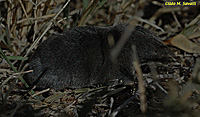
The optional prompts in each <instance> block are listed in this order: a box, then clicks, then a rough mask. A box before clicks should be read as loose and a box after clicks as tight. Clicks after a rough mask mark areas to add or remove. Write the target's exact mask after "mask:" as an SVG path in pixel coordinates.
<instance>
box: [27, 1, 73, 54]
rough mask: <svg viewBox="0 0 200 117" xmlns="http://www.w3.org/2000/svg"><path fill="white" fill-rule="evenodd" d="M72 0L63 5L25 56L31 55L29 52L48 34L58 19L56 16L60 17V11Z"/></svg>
mask: <svg viewBox="0 0 200 117" xmlns="http://www.w3.org/2000/svg"><path fill="white" fill-rule="evenodd" d="M69 2H70V0H68V1H67V2H66V3H65V5H64V6H63V7H62V9H61V10H60V11H59V12H58V13H57V14H56V15H55V16H54V18H53V19H52V20H51V21H50V23H49V25H48V27H47V28H46V30H45V31H44V32H43V33H42V35H41V36H40V37H38V38H37V39H36V40H35V41H34V43H33V44H32V45H31V47H30V48H29V49H28V51H27V52H26V55H25V57H27V56H28V55H29V53H30V52H31V50H32V49H33V48H34V47H35V46H36V45H37V44H38V42H39V41H40V40H41V39H42V37H43V36H44V35H45V34H46V32H47V31H48V30H49V29H50V28H51V26H52V25H53V22H54V20H56V18H57V17H58V15H60V13H61V12H62V11H63V10H64V8H65V7H67V5H68V3H69Z"/></svg>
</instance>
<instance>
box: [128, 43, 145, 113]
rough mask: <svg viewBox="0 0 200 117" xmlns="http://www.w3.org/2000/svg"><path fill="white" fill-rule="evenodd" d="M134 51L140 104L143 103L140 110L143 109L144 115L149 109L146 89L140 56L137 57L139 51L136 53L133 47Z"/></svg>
mask: <svg viewBox="0 0 200 117" xmlns="http://www.w3.org/2000/svg"><path fill="white" fill-rule="evenodd" d="M132 49H133V57H134V59H133V66H134V68H135V70H136V72H137V74H138V89H139V92H140V103H141V104H140V109H141V111H142V113H145V112H146V109H147V104H146V95H145V92H146V89H145V86H144V82H143V77H142V70H141V68H140V65H139V59H138V55H137V51H136V46H135V45H133V46H132Z"/></svg>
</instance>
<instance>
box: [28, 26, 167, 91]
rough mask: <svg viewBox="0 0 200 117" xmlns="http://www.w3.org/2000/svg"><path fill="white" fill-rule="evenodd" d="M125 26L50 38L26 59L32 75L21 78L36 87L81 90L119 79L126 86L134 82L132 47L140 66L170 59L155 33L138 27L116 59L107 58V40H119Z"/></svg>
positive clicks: (92, 28) (82, 29)
mask: <svg viewBox="0 0 200 117" xmlns="http://www.w3.org/2000/svg"><path fill="white" fill-rule="evenodd" d="M127 26H128V24H119V25H116V26H110V27H96V26H83V27H75V28H72V29H70V30H68V31H66V32H63V33H60V34H56V35H53V36H50V37H49V38H48V39H47V40H45V41H44V42H42V43H41V44H40V45H39V46H38V48H37V49H36V50H35V52H34V53H33V55H32V57H31V58H30V59H29V66H28V69H29V70H33V72H32V73H28V74H26V75H25V76H24V77H25V79H26V80H27V81H28V83H29V84H36V86H37V88H39V89H44V88H54V89H63V88H82V87H88V86H93V85H95V84H99V83H105V82H106V81H108V80H112V79H120V80H121V81H122V82H124V83H125V84H126V83H129V82H131V81H132V79H134V78H133V77H134V75H132V73H133V70H134V68H133V66H132V59H133V56H132V55H133V51H132V49H131V46H132V45H133V44H134V45H135V46H136V48H137V52H138V56H139V59H140V62H141V63H144V62H148V61H157V60H160V59H163V58H167V57H169V56H168V55H169V53H170V50H169V49H168V47H167V46H165V45H164V44H163V43H162V42H161V41H160V39H159V37H157V36H156V35H155V34H154V33H152V32H151V31H149V30H148V29H145V28H143V27H141V26H137V27H136V28H135V30H134V31H133V32H132V34H131V36H130V37H129V39H128V40H127V41H126V43H125V45H124V46H123V49H122V50H121V52H120V54H119V56H118V57H117V59H118V62H117V64H113V63H112V62H111V59H110V51H111V49H112V48H113V47H114V46H115V45H113V46H111V45H109V42H108V37H109V35H112V36H113V37H114V42H115V44H116V43H117V42H118V41H119V39H120V37H121V35H122V34H123V32H124V30H125V28H126V27H127Z"/></svg>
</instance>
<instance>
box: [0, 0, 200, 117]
mask: <svg viewBox="0 0 200 117" xmlns="http://www.w3.org/2000/svg"><path fill="white" fill-rule="evenodd" d="M67 2H68V0H35V1H34V2H33V1H32V0H26V1H25V0H19V1H17V0H7V1H0V4H1V8H0V53H1V58H0V63H1V64H0V116H8V115H9V116H14V115H15V116H17V115H18V116H22V115H26V116H33V115H35V116H70V115H71V116H76V115H78V114H79V115H81V116H85V115H89V116H97V115H100V116H116V115H119V116H127V115H132V116H134V115H135V116H139V115H146V116H151V115H152V116H198V114H199V101H200V100H199V92H200V87H199V83H200V75H199V74H200V66H199V65H200V58H199V54H197V53H187V52H185V51H183V50H181V49H179V48H177V47H174V46H170V49H171V50H172V52H173V54H174V59H175V60H174V61H173V62H171V63H169V64H165V65H164V64H160V65H158V66H155V67H151V68H150V69H151V70H150V71H151V73H150V71H148V72H144V73H143V76H142V77H143V79H144V83H145V88H146V93H144V92H143V94H142V96H143V98H145V97H146V100H143V101H142V99H141V95H139V94H138V92H137V89H138V88H137V87H140V85H139V86H137V85H135V86H133V87H126V86H113V87H109V88H108V87H99V88H83V89H76V90H70V89H69V90H64V91H55V90H50V89H46V90H44V91H35V90H34V89H31V90H30V89H29V88H28V87H29V86H28V85H27V84H26V82H25V81H24V80H23V78H22V77H21V76H23V74H24V73H26V72H29V71H24V69H25V67H26V63H27V60H28V57H29V56H30V55H31V54H32V52H33V51H34V50H35V48H37V46H38V44H39V43H41V42H42V41H43V40H45V39H46V38H47V37H48V36H49V35H51V34H54V33H58V32H62V31H64V30H67V29H69V28H72V27H75V26H83V25H96V26H108V25H113V24H114V25H115V24H117V23H119V22H131V21H134V24H136V23H137V24H140V25H143V26H144V27H146V28H149V29H151V30H153V31H154V32H155V33H157V34H158V35H159V36H160V37H161V38H162V39H163V40H167V39H169V38H170V37H173V36H176V35H178V34H179V33H180V32H182V31H185V30H187V28H186V27H188V26H195V31H196V30H199V25H198V21H199V14H200V9H199V3H198V6H192V7H188V6H185V7H167V6H164V3H163V2H157V1H149V0H141V1H135V0H132V1H126V0H122V1H116V0H101V1H100V0H95V1H94V0H91V1H88V0H82V1H80V0H76V1H70V2H69V4H68V3H67ZM65 5H66V6H65ZM185 28H186V29H185ZM184 29H185V30H184ZM162 30H164V32H162ZM192 31H194V29H192V30H189V32H187V35H189V37H188V38H190V41H192V42H193V43H198V44H199V42H200V38H199V32H198V31H196V32H197V33H193V32H192ZM187 35H186V36H187ZM166 43H169V42H168V41H166ZM139 84H141V81H140V82H139ZM142 85H143V84H142ZM143 88H144V86H143ZM140 102H141V103H142V106H143V107H141V110H140V106H141V105H140ZM144 103H146V105H144ZM145 106H147V107H145Z"/></svg>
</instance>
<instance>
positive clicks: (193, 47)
mask: <svg viewBox="0 0 200 117" xmlns="http://www.w3.org/2000/svg"><path fill="white" fill-rule="evenodd" d="M168 42H169V43H170V44H171V45H173V46H176V47H178V48H180V49H182V50H184V51H186V52H189V53H200V46H199V45H197V44H195V43H193V42H192V41H190V40H189V39H188V38H187V37H186V36H184V35H182V34H178V35H176V36H175V37H173V38H171V39H170V40H168Z"/></svg>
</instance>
